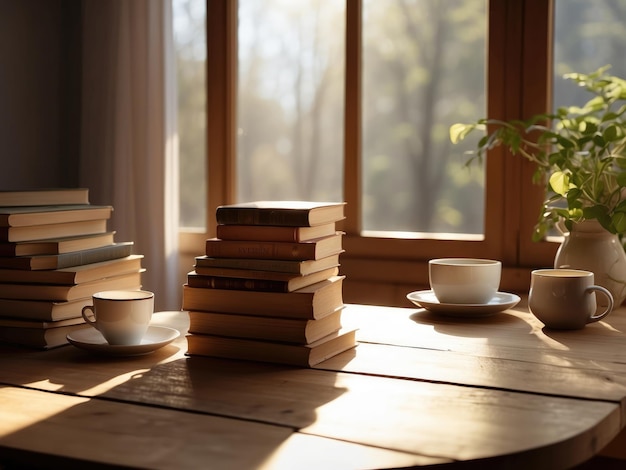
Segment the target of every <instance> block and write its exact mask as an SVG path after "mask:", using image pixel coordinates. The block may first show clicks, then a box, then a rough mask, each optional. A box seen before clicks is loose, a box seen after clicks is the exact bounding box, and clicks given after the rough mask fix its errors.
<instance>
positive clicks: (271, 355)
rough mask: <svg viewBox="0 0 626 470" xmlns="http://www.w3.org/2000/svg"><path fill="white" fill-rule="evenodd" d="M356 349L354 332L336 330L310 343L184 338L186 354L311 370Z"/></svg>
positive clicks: (215, 337) (201, 336)
mask: <svg viewBox="0 0 626 470" xmlns="http://www.w3.org/2000/svg"><path fill="white" fill-rule="evenodd" d="M355 346H356V330H339V331H337V332H335V333H331V334H330V335H328V336H325V337H323V338H321V339H319V340H317V341H315V342H313V343H311V344H291V343H281V342H271V341H262V340H253V339H244V338H229V337H225V336H213V335H189V336H187V354H188V355H200V356H213V357H221V358H226V359H243V360H250V361H262V362H274V363H279V364H288V365H293V366H300V367H312V366H314V365H317V364H319V363H320V362H322V361H325V360H326V359H330V358H331V357H333V356H336V355H338V354H340V353H342V352H344V351H347V350H349V349H351V348H353V347H355Z"/></svg>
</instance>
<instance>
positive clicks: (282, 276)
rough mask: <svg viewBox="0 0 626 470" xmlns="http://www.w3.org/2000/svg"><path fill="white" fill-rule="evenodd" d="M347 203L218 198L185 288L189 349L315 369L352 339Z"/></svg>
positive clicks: (352, 343) (348, 345)
mask: <svg viewBox="0 0 626 470" xmlns="http://www.w3.org/2000/svg"><path fill="white" fill-rule="evenodd" d="M343 213H344V203H313V202H306V201H260V202H254V203H245V204H233V205H227V206H220V207H219V208H218V209H217V212H216V219H217V223H218V225H217V233H216V235H217V236H216V237H215V238H210V239H208V240H206V246H205V253H204V254H203V255H201V256H198V257H196V259H195V265H194V270H193V271H191V272H189V273H188V274H187V283H186V284H185V285H184V286H183V310H186V311H187V312H188V314H189V320H190V327H189V335H188V336H187V343H188V351H187V354H188V355H202V356H214V357H221V358H229V359H242V360H256V361H263V362H275V363H282V364H290V365H295V366H304V367H311V366H314V365H316V364H318V363H320V362H322V361H324V360H326V359H328V358H330V357H332V356H335V355H337V354H339V353H341V352H343V351H346V350H348V349H350V348H352V347H354V346H355V345H356V338H355V331H353V330H345V329H343V328H342V325H341V314H342V310H343V307H344V304H343V293H342V285H343V280H344V276H341V275H340V273H339V267H340V263H339V256H340V254H341V253H342V252H343V246H342V237H343V233H342V232H340V231H338V230H337V227H336V223H337V222H338V221H339V220H342V219H343V218H344V215H343Z"/></svg>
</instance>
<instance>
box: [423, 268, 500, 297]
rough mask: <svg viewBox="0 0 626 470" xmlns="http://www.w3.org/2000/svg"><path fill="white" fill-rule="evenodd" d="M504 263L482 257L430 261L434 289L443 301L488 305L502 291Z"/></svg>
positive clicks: (431, 282) (429, 269)
mask: <svg viewBox="0 0 626 470" xmlns="http://www.w3.org/2000/svg"><path fill="white" fill-rule="evenodd" d="M501 274H502V263H501V262H500V261H496V260H490V259H478V258H439V259H431V260H430V261H429V262H428V276H429V280H430V288H431V289H432V291H433V293H434V294H435V297H437V300H438V301H439V302H441V303H447V304H486V303H488V302H489V301H490V300H491V299H492V298H493V297H494V296H495V295H496V293H497V292H498V288H499V287H500V276H501Z"/></svg>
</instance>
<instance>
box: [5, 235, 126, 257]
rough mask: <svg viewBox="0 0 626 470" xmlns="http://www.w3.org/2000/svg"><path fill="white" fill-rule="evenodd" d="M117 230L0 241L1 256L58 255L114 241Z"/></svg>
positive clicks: (109, 243)
mask: <svg viewBox="0 0 626 470" xmlns="http://www.w3.org/2000/svg"><path fill="white" fill-rule="evenodd" d="M114 236H115V232H105V233H95V234H88V235H83V236H78V237H64V238H52V239H48V240H34V241H24V242H0V256H32V255H58V254H61V253H70V252H72V251H80V250H88V249H90V248H98V247H101V246H105V245H111V244H113V243H114Z"/></svg>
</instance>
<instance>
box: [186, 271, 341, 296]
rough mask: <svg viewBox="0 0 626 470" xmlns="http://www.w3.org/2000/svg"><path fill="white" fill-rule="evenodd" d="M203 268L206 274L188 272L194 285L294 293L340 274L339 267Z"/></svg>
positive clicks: (188, 280)
mask: <svg viewBox="0 0 626 470" xmlns="http://www.w3.org/2000/svg"><path fill="white" fill-rule="evenodd" d="M199 269H200V268H199ZM203 271H204V272H203V273H202V274H201V273H199V272H196V271H192V272H190V273H188V274H187V284H188V285H189V286H190V287H205V288H210V289H243V290H269V291H273V292H292V291H294V290H298V289H302V288H303V287H306V286H310V285H311V284H315V283H317V282H320V281H323V280H324V279H328V278H331V277H333V276H337V275H338V274H339V269H338V268H336V267H335V268H328V269H323V270H322V271H317V272H315V273H312V274H307V275H305V276H301V275H299V274H290V273H279V272H273V271H251V270H246V269H229V268H204V269H203ZM209 273H210V274H209Z"/></svg>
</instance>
